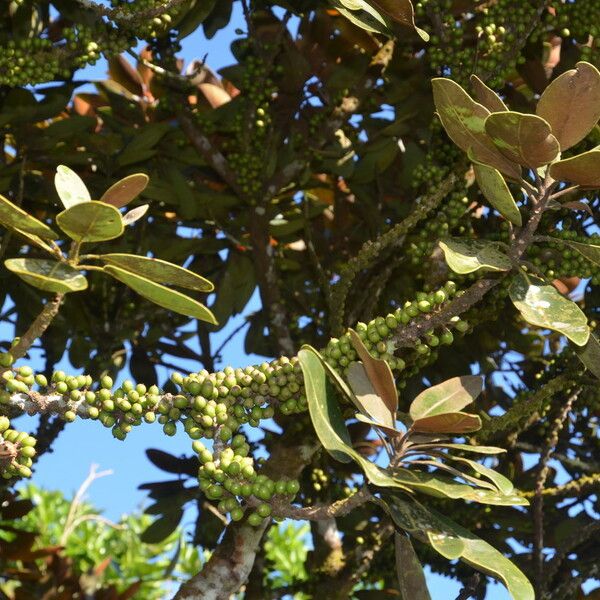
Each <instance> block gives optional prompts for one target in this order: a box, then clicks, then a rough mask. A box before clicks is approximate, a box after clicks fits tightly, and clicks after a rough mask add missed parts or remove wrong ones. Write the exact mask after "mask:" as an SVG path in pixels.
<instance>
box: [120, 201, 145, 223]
mask: <svg viewBox="0 0 600 600" xmlns="http://www.w3.org/2000/svg"><path fill="white" fill-rule="evenodd" d="M149 208H150V205H149V204H142V205H141V206H138V207H137V208H134V209H132V210H130V211H129V212H127V213H125V214H124V215H123V225H125V227H127V225H133V224H134V223H136V222H137V221H139V220H140V219H141V218H142V217H143V216H144V215H145V214H146V213H147V212H148V209H149Z"/></svg>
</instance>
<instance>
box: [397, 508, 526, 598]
mask: <svg viewBox="0 0 600 600" xmlns="http://www.w3.org/2000/svg"><path fill="white" fill-rule="evenodd" d="M387 509H388V511H389V513H390V516H391V517H392V519H393V521H394V522H395V523H396V525H397V526H398V527H400V528H401V529H404V530H405V531H408V532H410V533H411V535H414V536H415V537H417V538H418V539H420V540H421V541H422V542H424V543H428V544H430V545H431V546H432V547H433V548H434V549H435V550H436V551H437V552H439V553H440V554H441V555H442V556H444V557H445V558H448V559H454V558H460V560H462V561H463V562H465V563H467V564H468V565H470V566H472V567H474V568H475V569H477V570H479V571H482V572H483V573H486V574H488V575H490V576H492V577H494V578H496V579H499V580H500V581H502V583H504V585H505V586H506V587H507V588H508V591H509V592H510V594H511V596H512V598H513V600H535V593H534V591H533V587H532V586H531V584H530V583H529V581H528V579H527V578H526V577H525V575H523V573H522V572H521V571H520V570H519V569H518V568H517V567H516V566H515V565H514V564H513V563H512V562H511V561H510V560H508V559H507V558H506V557H505V556H504V555H503V554H502V553H501V552H499V551H498V550H496V549H495V548H494V547H493V546H491V545H490V544H488V543H487V542H485V541H484V540H482V539H480V538H478V537H477V536H475V535H474V534H473V533H471V532H470V531H468V530H467V529H464V528H463V527H461V526H460V525H458V524H457V523H454V522H453V521H451V520H450V519H447V518H446V517H445V516H443V515H442V514H440V513H438V512H436V511H434V510H433V509H429V508H425V507H424V506H423V505H422V504H420V503H419V502H417V501H416V500H414V499H412V498H411V499H408V498H407V499H404V498H399V497H395V498H393V499H391V500H390V501H389V502H388V503H387Z"/></svg>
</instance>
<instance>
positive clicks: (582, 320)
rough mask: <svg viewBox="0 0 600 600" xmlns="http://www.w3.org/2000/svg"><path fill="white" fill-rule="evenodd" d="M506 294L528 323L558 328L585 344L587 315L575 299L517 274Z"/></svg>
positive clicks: (567, 335)
mask: <svg viewBox="0 0 600 600" xmlns="http://www.w3.org/2000/svg"><path fill="white" fill-rule="evenodd" d="M509 294H510V298H511V300H512V302H513V304H514V305H515V307H516V308H517V310H518V311H519V312H520V313H521V315H522V316H523V318H524V319H525V321H527V322H528V323H529V324H531V325H535V326H536V327H542V328H544V329H552V330H553V331H558V332H559V333H562V334H563V335H565V336H566V337H568V338H569V339H570V340H571V341H572V342H573V343H575V344H577V345H578V346H584V345H585V344H586V343H587V341H588V338H589V336H590V329H589V327H588V324H587V317H586V316H585V314H584V313H583V312H582V311H581V309H580V308H579V307H578V306H577V304H575V302H573V301H572V300H569V299H568V298H565V297H564V296H562V295H561V294H560V293H559V292H558V291H557V289H556V288H555V287H554V286H552V285H549V284H547V283H545V282H544V281H543V280H541V279H538V278H536V277H529V276H526V275H524V274H523V273H519V274H518V275H517V276H516V277H515V279H514V280H513V282H512V284H511V286H510V289H509Z"/></svg>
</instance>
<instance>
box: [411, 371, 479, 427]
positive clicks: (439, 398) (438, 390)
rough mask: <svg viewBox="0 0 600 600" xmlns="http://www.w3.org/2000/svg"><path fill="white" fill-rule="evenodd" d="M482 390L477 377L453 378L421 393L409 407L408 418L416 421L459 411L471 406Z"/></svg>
mask: <svg viewBox="0 0 600 600" xmlns="http://www.w3.org/2000/svg"><path fill="white" fill-rule="evenodd" d="M482 390H483V379H482V378H481V377H479V376H478V375H464V376H462V377H453V378H452V379H448V380H447V381H444V382H443V383H440V384H438V385H434V386H433V387H430V388H428V389H426V390H425V391H423V392H421V393H420V394H419V395H418V396H417V397H416V398H415V399H414V400H413V401H412V404H411V405H410V409H409V412H410V416H411V417H412V419H413V420H414V421H416V420H417V419H423V418H425V417H433V416H435V415H441V414H445V413H453V412H457V411H460V410H461V409H463V408H464V407H465V406H467V405H468V404H471V402H473V400H475V398H477V396H479V394H481V392H482Z"/></svg>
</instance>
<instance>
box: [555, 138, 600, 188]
mask: <svg viewBox="0 0 600 600" xmlns="http://www.w3.org/2000/svg"><path fill="white" fill-rule="evenodd" d="M550 175H551V176H552V178H553V179H556V180H557V181H570V182H571V183H575V184H577V185H579V186H581V187H587V188H598V187H600V146H598V147H596V148H594V149H593V150H590V151H589V152H583V153H582V154H578V155H577V156H573V157H572V158H566V159H565V160H558V161H556V162H555V163H552V164H551V165H550Z"/></svg>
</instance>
